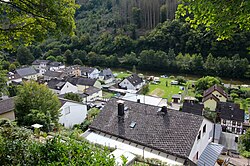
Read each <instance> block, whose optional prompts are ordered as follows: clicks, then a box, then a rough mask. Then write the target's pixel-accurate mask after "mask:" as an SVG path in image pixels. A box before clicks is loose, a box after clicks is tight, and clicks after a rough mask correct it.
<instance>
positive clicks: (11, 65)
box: [9, 63, 16, 71]
mask: <svg viewBox="0 0 250 166" xmlns="http://www.w3.org/2000/svg"><path fill="white" fill-rule="evenodd" d="M14 70H16V65H15V64H14V63H12V64H10V66H9V71H14Z"/></svg>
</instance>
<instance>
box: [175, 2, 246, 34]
mask: <svg viewBox="0 0 250 166" xmlns="http://www.w3.org/2000/svg"><path fill="white" fill-rule="evenodd" d="M229 13H230V14H229ZM249 13H250V2H249V1H232V2H229V1H227V0H221V1H203V0H195V1H193V0H182V3H181V4H180V5H179V6H178V12H177V14H176V15H177V16H178V17H181V16H186V17H185V20H186V21H187V22H189V23H191V26H192V27H193V28H197V27H198V26H199V25H205V27H206V30H207V31H211V30H212V31H214V32H216V34H217V35H218V38H219V39H226V38H229V37H231V36H232V34H234V33H236V32H238V30H239V29H240V30H245V31H250V28H249V26H250V23H249V21H247V20H249V19H250V16H249Z"/></svg>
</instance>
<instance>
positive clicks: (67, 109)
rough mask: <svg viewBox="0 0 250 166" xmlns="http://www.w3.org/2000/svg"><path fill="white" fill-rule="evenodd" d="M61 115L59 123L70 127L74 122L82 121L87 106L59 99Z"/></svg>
mask: <svg viewBox="0 0 250 166" xmlns="http://www.w3.org/2000/svg"><path fill="white" fill-rule="evenodd" d="M60 101H61V103H62V107H61V108H60V113H61V116H60V117H59V123H60V124H62V125H63V126H64V127H66V128H72V127H73V126H74V125H75V124H80V123H82V122H83V121H84V120H85V119H86V117H87V106H86V105H84V104H81V103H77V102H74V101H70V100H66V99H61V98H60Z"/></svg>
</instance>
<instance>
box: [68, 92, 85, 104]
mask: <svg viewBox="0 0 250 166" xmlns="http://www.w3.org/2000/svg"><path fill="white" fill-rule="evenodd" d="M64 98H65V99H69V100H73V101H77V102H81V101H82V98H81V96H80V95H79V94H77V93H72V92H70V93H66V94H65V95H64Z"/></svg>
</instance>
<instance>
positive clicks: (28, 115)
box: [15, 81, 60, 131]
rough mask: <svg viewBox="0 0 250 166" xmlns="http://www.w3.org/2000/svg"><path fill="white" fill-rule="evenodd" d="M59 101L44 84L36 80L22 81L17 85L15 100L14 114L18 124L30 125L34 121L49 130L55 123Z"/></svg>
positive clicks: (57, 116)
mask: <svg viewBox="0 0 250 166" xmlns="http://www.w3.org/2000/svg"><path fill="white" fill-rule="evenodd" d="M59 106H60V102H59V100H58V98H57V96H56V94H54V93H53V92H52V91H51V90H50V89H49V88H48V87H46V85H42V84H41V85H40V84H38V83H36V82H33V81H31V82H24V85H23V86H20V87H18V93H17V98H16V101H15V115H16V119H17V123H18V124H19V125H25V126H31V125H33V124H35V123H39V124H42V125H43V129H44V130H46V131H50V130H51V128H52V125H53V124H54V125H57V121H58V118H59Z"/></svg>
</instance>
